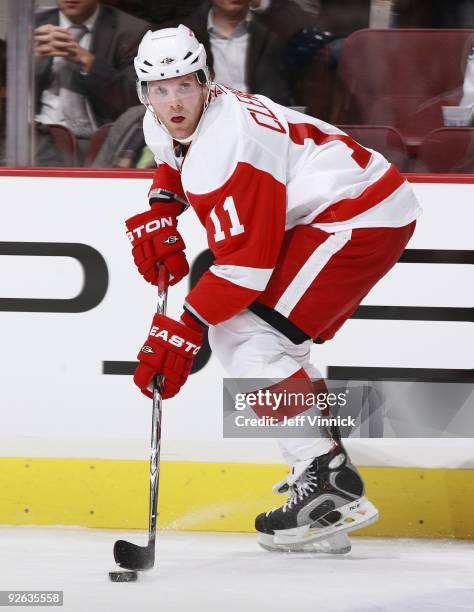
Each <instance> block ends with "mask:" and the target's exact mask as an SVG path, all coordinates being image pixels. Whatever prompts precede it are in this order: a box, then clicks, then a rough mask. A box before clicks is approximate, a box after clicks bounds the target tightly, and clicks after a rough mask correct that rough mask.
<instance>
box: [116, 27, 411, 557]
mask: <svg viewBox="0 0 474 612" xmlns="http://www.w3.org/2000/svg"><path fill="white" fill-rule="evenodd" d="M135 69H136V72H137V76H138V84H137V85H138V91H139V97H140V100H141V102H142V103H143V104H144V105H145V106H146V108H147V112H146V115H145V118H144V124H143V129H144V135H145V140H146V142H147V144H148V146H149V147H150V149H151V150H152V151H153V153H154V155H155V160H156V163H157V169H156V171H155V175H154V180H153V184H152V186H151V189H150V192H149V201H150V209H149V210H147V211H146V212H143V213H141V214H138V215H136V216H134V217H132V218H130V219H128V220H127V222H126V225H127V229H128V236H129V238H130V240H131V243H132V250H133V256H134V260H135V263H136V265H137V267H138V270H139V271H140V273H141V274H142V275H143V277H144V278H145V279H146V280H147V281H148V282H150V283H154V284H156V283H157V268H156V264H157V262H161V263H162V264H163V265H165V266H166V267H167V269H168V271H169V274H170V278H171V284H174V283H177V282H178V281H179V280H180V279H182V278H183V277H184V276H185V275H186V274H187V273H188V270H189V268H188V264H187V261H186V257H185V254H184V249H185V244H184V241H183V239H182V237H181V236H180V234H179V231H178V229H177V219H178V216H179V215H180V214H181V213H182V212H183V211H184V210H185V209H186V207H187V206H188V205H189V204H190V205H191V206H192V207H193V208H194V210H195V212H196V214H197V216H198V218H199V220H200V222H201V223H202V225H203V226H204V227H205V229H206V232H207V237H208V243H209V247H210V249H211V250H212V251H213V253H214V256H215V263H214V265H212V266H211V268H210V270H209V271H208V272H206V273H205V274H204V275H203V276H202V278H201V279H200V281H199V282H198V283H197V285H196V286H195V287H194V288H193V289H192V291H191V292H190V293H189V295H188V296H187V299H186V302H185V304H184V312H183V314H182V315H181V319H180V320H179V321H176V320H173V319H171V318H169V317H166V316H163V315H158V314H157V315H155V317H154V318H153V323H152V327H151V330H150V333H149V337H148V339H147V340H146V342H145V344H144V346H143V348H142V349H141V350H140V353H139V355H138V359H139V365H138V367H137V369H136V372H135V376H134V380H135V383H136V384H137V385H138V387H139V388H140V389H141V390H142V391H143V393H145V394H147V395H150V394H151V384H152V379H153V377H154V376H155V375H156V374H157V373H160V374H163V375H164V389H163V397H164V398H170V397H173V396H174V395H176V394H177V393H178V392H179V390H180V388H181V386H182V385H183V384H184V383H185V382H186V379H187V377H188V375H189V373H190V370H191V367H192V363H193V358H194V356H195V355H196V353H197V351H198V350H199V348H200V346H201V344H202V339H203V333H204V330H205V329H206V328H208V329H209V342H210V345H211V348H212V351H213V353H214V355H216V357H217V358H218V359H219V360H220V361H221V362H222V364H223V366H224V367H225V369H226V371H227V372H228V374H229V376H231V377H233V378H239V377H241V378H249V377H252V378H272V379H279V380H281V381H283V383H282V384H283V385H284V383H285V381H294V380H295V379H301V381H302V384H307V385H308V386H311V384H312V380H311V379H313V378H317V377H318V374H317V371H315V369H314V368H313V367H312V365H311V363H310V349H311V346H312V342H313V341H315V342H316V343H321V342H325V341H327V340H330V339H331V338H332V337H333V336H334V334H335V333H336V332H337V330H338V329H339V328H340V327H341V326H342V325H343V323H344V322H345V321H346V320H347V319H348V318H349V317H350V316H351V314H352V313H353V312H354V311H355V310H356V309H357V307H358V306H359V304H360V302H361V301H362V299H363V298H364V297H365V296H366V295H367V293H368V292H369V290H370V289H371V288H372V287H373V285H374V284H375V283H376V282H377V281H378V280H379V279H380V278H381V277H382V276H384V275H385V274H386V273H387V272H388V270H390V268H391V267H392V266H393V265H394V264H395V263H396V262H397V260H398V259H399V257H400V255H401V253H402V252H403V250H404V248H405V245H406V244H407V242H408V240H409V239H410V237H411V235H412V233H413V230H414V227H415V219H416V217H417V216H418V215H419V213H420V207H419V205H418V203H417V201H416V199H415V197H414V194H413V192H412V189H411V187H410V185H409V184H408V183H407V181H406V180H405V179H404V178H403V177H402V176H401V174H400V173H399V172H398V171H397V169H396V168H395V167H394V166H393V165H391V164H390V163H388V162H387V161H386V160H385V158H384V157H382V155H380V154H378V153H377V152H375V151H372V150H368V149H365V148H363V147H362V146H361V145H359V144H358V143H357V142H355V141H354V140H352V139H351V138H350V137H349V136H347V135H346V134H344V133H343V132H341V131H340V130H339V129H337V128H335V127H334V126H332V125H329V124H327V123H324V122H322V121H319V120H317V119H315V118H313V117H310V116H307V115H304V114H301V113H299V112H296V111H294V110H290V109H288V108H285V107H282V106H280V105H278V104H276V103H274V102H273V101H272V100H270V99H268V98H265V97H263V96H259V95H251V94H247V93H243V92H240V91H236V90H232V89H229V88H227V87H224V86H222V85H219V84H216V83H211V81H210V78H209V70H208V68H207V66H206V55H205V51H204V48H203V46H202V45H201V44H199V42H198V41H197V40H196V38H195V37H194V35H193V33H192V32H191V31H190V30H189V29H188V28H186V27H185V26H183V25H180V26H179V27H178V28H167V29H163V30H159V31H157V32H148V33H147V34H146V35H145V37H144V38H143V40H142V43H141V44H140V47H139V50H138V55H137V57H136V58H135ZM188 203H189V204H188ZM279 444H280V446H281V449H282V452H283V456H284V458H285V459H286V461H287V462H288V463H289V465H290V467H291V472H290V474H289V476H288V477H287V478H286V479H285V480H284V481H283V482H281V483H278V485H276V490H277V491H279V492H287V493H288V499H287V501H286V502H285V503H284V504H283V505H282V506H281V507H280V508H277V509H274V510H272V511H269V512H266V513H263V514H261V515H259V516H258V517H257V518H256V529H257V530H258V531H259V532H260V540H259V541H260V543H261V545H262V546H264V547H265V548H269V549H278V548H283V549H296V550H298V549H303V548H304V547H305V546H307V545H308V544H310V543H311V542H316V543H320V544H321V546H322V548H323V549H324V547H326V550H328V551H329V552H337V551H338V552H345V551H347V550H349V549H350V544H349V541H348V539H347V537H346V535H345V533H346V532H347V531H350V530H352V529H358V528H359V527H361V526H363V525H367V524H370V523H371V522H374V521H375V520H376V519H377V515H378V513H377V510H376V508H375V507H374V506H373V505H372V504H371V503H370V502H369V501H368V500H367V498H366V497H365V495H364V485H363V482H362V480H361V477H360V475H359V473H358V471H357V470H356V468H355V467H354V466H353V464H352V463H351V462H350V459H349V457H348V455H347V453H346V451H345V449H344V447H343V445H342V443H341V440H340V439H339V436H338V432H337V430H335V429H333V430H332V431H331V432H330V431H327V430H325V431H322V432H320V435H319V436H317V437H315V438H314V439H312V438H309V439H308V438H301V439H299V438H287V439H280V440H279Z"/></svg>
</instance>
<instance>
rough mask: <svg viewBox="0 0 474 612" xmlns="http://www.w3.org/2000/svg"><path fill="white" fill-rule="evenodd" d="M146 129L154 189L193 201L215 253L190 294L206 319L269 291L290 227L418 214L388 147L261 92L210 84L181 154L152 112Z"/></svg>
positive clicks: (378, 221)
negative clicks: (367, 143) (368, 143)
mask: <svg viewBox="0 0 474 612" xmlns="http://www.w3.org/2000/svg"><path fill="white" fill-rule="evenodd" d="M143 129H144V135H145V141H146V143H147V145H148V146H149V148H150V149H151V150H152V152H153V153H154V155H155V160H156V162H157V169H156V172H155V177H154V181H153V185H152V189H153V188H156V187H162V188H165V189H169V190H171V191H174V192H176V193H178V194H179V195H181V197H184V198H186V199H187V200H188V202H189V203H190V204H191V206H193V208H194V209H195V211H196V213H197V215H198V217H199V219H200V221H201V223H202V224H203V226H204V227H205V228H206V231H207V235H208V243H209V247H210V249H211V250H212V251H213V253H214V255H215V258H216V261H215V264H214V265H213V266H212V267H211V269H210V271H209V272H207V273H206V274H205V275H204V276H203V277H202V278H201V280H200V281H199V283H198V284H197V285H196V287H195V288H194V289H193V290H192V291H191V293H190V294H189V296H188V298H187V302H186V306H187V308H188V309H189V310H190V311H191V312H192V313H193V314H194V315H195V316H197V317H198V318H199V319H201V320H202V321H203V322H204V323H206V324H216V323H218V322H220V321H223V320H226V319H228V318H230V317H231V316H233V315H234V314H236V313H237V312H240V311H241V310H243V309H244V308H246V307H247V306H248V305H249V304H250V303H251V302H253V301H254V300H255V299H256V297H257V296H258V295H259V294H260V293H261V292H262V291H263V290H264V289H265V287H266V285H267V283H268V280H269V278H270V276H271V274H272V272H273V269H274V267H275V264H276V261H277V257H278V254H279V251H280V247H281V243H282V240H283V235H284V232H285V230H288V229H291V228H292V227H294V226H296V225H301V224H303V225H311V226H313V227H317V228H319V229H322V230H324V231H327V232H331V233H332V232H337V231H342V230H347V229H355V228H362V227H364V228H367V227H401V226H403V225H407V224H408V223H410V222H411V221H413V220H414V219H415V218H416V217H417V216H418V215H419V214H420V212H421V208H420V206H419V204H418V202H417V201H416V198H415V196H414V194H413V191H412V188H411V186H410V185H409V183H408V182H407V181H406V180H405V179H404V178H403V176H402V175H401V174H400V173H399V172H398V170H397V169H396V168H395V167H394V166H393V165H392V164H390V163H389V162H388V161H387V160H386V159H385V158H384V157H383V156H382V155H380V154H379V153H377V152H375V151H372V150H371V149H366V148H364V147H362V146H361V145H359V144H358V143H357V142H355V141H354V140H353V139H351V138H350V137H349V136H348V135H347V134H344V132H342V131H340V130H338V129H337V128H336V127H334V126H332V125H330V124H327V123H324V122H322V121H319V120H318V119H315V118H314V117H310V116H308V115H304V114H302V113H299V112H296V111H294V110H291V109H288V108H286V107H283V106H280V105H279V104H276V103H275V102H273V101H272V100H270V99H268V98H266V97H264V96H260V95H251V94H247V93H243V92H240V91H237V90H232V89H230V88H227V87H223V86H221V85H217V84H215V85H213V90H212V95H211V102H210V104H209V107H208V109H207V110H206V112H205V113H204V117H203V119H202V121H201V123H200V126H199V130H198V133H197V134H196V136H195V137H194V139H193V142H192V144H191V145H190V146H189V149H188V150H187V152H186V155H185V157H184V160H183V159H182V158H177V157H175V153H174V151H175V149H174V144H176V143H174V142H173V140H172V139H171V137H170V136H168V135H167V134H166V133H165V132H164V130H163V129H162V128H160V127H159V126H158V125H157V123H156V122H155V121H154V119H153V116H152V115H151V113H149V112H147V113H146V115H145V118H144V123H143ZM211 295H212V296H213V298H212V300H211V299H209V296H211Z"/></svg>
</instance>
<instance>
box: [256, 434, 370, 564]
mask: <svg viewBox="0 0 474 612" xmlns="http://www.w3.org/2000/svg"><path fill="white" fill-rule="evenodd" d="M273 490H274V491H275V492H277V493H283V492H285V491H288V500H287V501H286V503H284V504H283V506H281V507H280V508H275V509H274V510H270V512H266V513H262V514H259V515H258V516H257V518H256V519H255V528H256V529H257V531H259V532H260V535H259V544H260V545H261V546H262V547H263V548H265V549H267V550H287V551H306V550H309V551H312V552H326V553H346V552H349V551H350V540H349V539H348V538H347V532H349V531H353V530H354V529H360V528H361V527H366V526H367V525H370V524H372V523H375V521H377V519H378V510H377V509H376V508H375V506H374V505H373V504H372V503H371V502H370V501H368V499H367V498H366V497H365V495H364V483H363V481H362V479H361V477H360V475H359V472H358V471H357V469H356V468H355V467H354V465H352V463H351V462H350V460H349V458H348V456H347V453H346V451H345V450H344V447H343V446H342V444H341V443H340V442H337V443H335V446H334V448H333V449H332V450H330V451H329V452H328V453H326V454H325V455H322V456H321V457H317V458H315V459H313V460H309V461H304V462H303V461H300V462H299V463H298V464H297V465H296V466H295V467H294V468H293V470H292V472H291V473H290V474H289V476H288V477H287V478H286V479H285V480H283V481H281V482H279V483H277V484H276V485H275V487H274V488H273Z"/></svg>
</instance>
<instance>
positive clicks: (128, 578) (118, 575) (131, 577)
mask: <svg viewBox="0 0 474 612" xmlns="http://www.w3.org/2000/svg"><path fill="white" fill-rule="evenodd" d="M109 578H110V580H112V582H135V580H136V579H137V578H138V574H137V572H134V571H133V570H130V571H125V572H109Z"/></svg>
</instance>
